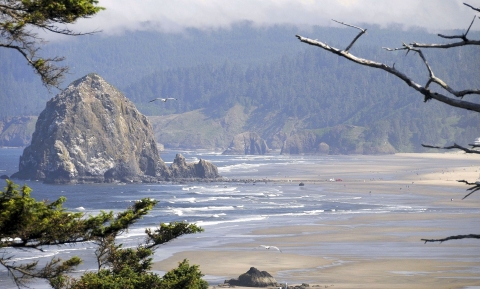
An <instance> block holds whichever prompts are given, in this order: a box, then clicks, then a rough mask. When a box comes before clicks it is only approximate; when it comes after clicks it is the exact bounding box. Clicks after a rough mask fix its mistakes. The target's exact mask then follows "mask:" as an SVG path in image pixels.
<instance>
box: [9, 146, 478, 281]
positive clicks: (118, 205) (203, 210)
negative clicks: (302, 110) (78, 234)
mask: <svg viewBox="0 0 480 289" xmlns="http://www.w3.org/2000/svg"><path fill="white" fill-rule="evenodd" d="M22 152H23V149H22V148H0V175H3V174H6V175H11V174H13V173H14V172H16V171H17V170H18V161H19V156H20V155H21V154H22ZM177 152H178V151H175V152H170V151H166V152H163V153H162V154H161V156H162V159H163V160H165V162H167V164H169V163H170V162H171V161H172V160H173V159H174V157H175V154H176V153H177ZM181 153H182V154H183V155H184V156H185V157H186V159H187V162H192V161H198V160H199V159H205V160H208V161H210V162H212V163H213V164H215V165H216V166H217V167H218V168H219V172H220V174H221V175H222V176H223V177H226V178H230V179H249V178H254V179H264V178H265V179H269V178H277V179H278V178H284V179H285V180H288V176H289V175H291V174H292V171H291V166H290V165H291V164H295V165H297V164H306V165H308V164H318V163H325V164H326V165H335V166H342V163H344V162H346V161H348V162H352V161H353V162H355V161H356V157H355V156H280V155H268V156H223V155H220V154H218V153H214V152H199V151H182V152H181ZM364 161H365V159H364V158H359V159H358V162H359V163H360V162H364ZM298 174H300V175H301V172H297V175H298ZM329 177H333V176H325V178H329ZM362 177H366V178H368V176H360V178H362ZM384 177H385V178H388V177H389V176H388V175H385V176H384ZM17 182H18V183H19V184H23V183H24V182H23V181H18V180H17ZM25 183H26V184H27V185H28V186H30V187H31V188H32V189H33V192H32V196H33V197H34V198H36V199H37V200H42V199H48V200H51V201H53V200H56V199H57V198H59V197H60V196H65V197H66V198H67V201H66V203H65V204H64V207H66V208H67V209H68V210H72V211H78V210H82V211H83V210H84V211H85V212H86V213H87V214H96V213H98V212H99V211H100V210H106V211H111V210H112V211H115V212H117V211H121V210H124V209H126V208H127V207H129V206H130V205H132V204H133V202H134V201H135V200H138V199H141V198H144V197H150V198H154V199H156V200H159V201H160V203H159V204H158V205H157V206H156V207H155V208H154V209H153V211H152V212H151V213H150V214H149V215H148V216H146V217H145V218H144V219H142V220H141V221H139V222H138V223H137V224H135V225H134V226H133V228H132V229H131V230H129V231H128V233H126V234H125V235H123V236H122V237H121V238H122V242H124V243H125V244H131V245H132V246H133V245H135V244H137V243H138V242H140V241H141V240H142V239H143V233H144V230H145V228H147V227H155V226H157V225H158V224H159V223H160V222H173V221H184V220H186V221H188V222H193V223H197V224H198V225H200V226H202V227H203V228H204V229H205V230H206V232H205V233H202V234H195V235H189V236H184V237H182V238H180V239H178V240H175V241H174V242H171V243H169V244H167V245H165V246H163V247H160V249H159V250H158V251H157V253H156V255H155V259H156V260H161V259H164V258H167V257H169V256H171V255H172V254H174V253H175V252H178V251H182V250H187V249H188V250H195V249H203V248H213V247H216V246H219V245H222V244H224V243H227V242H233V241H234V240H235V242H238V241H239V240H242V242H250V241H253V239H252V237H250V236H249V235H248V232H250V231H251V230H253V229H255V228H258V227H267V226H280V225H297V224H302V225H307V224H313V223H316V222H319V221H320V220H329V219H341V218H349V217H350V216H351V215H352V214H382V213H388V212H399V213H429V212H445V213H457V212H466V213H468V212H470V211H471V212H478V210H474V209H459V208H444V207H431V206H425V205H422V204H427V203H432V202H431V200H429V199H428V197H426V196H420V195H415V194H403V195H401V196H399V195H398V194H387V193H385V194H376V195H375V196H373V197H371V198H368V199H367V198H362V197H360V196H358V194H352V193H348V192H346V191H338V192H331V191H329V192H328V193H326V192H325V191H324V189H323V188H322V184H321V183H318V184H316V185H306V186H299V185H298V182H288V181H286V182H276V183H275V182H257V183H255V184H253V183H245V182H221V183H196V182H195V183H187V184H175V183H171V184H89V185H47V184H43V183H41V182H38V181H35V180H31V181H26V182H25ZM472 233H473V232H472ZM400 246H401V245H400ZM92 248H93V245H92V244H89V243H87V244H83V245H79V246H74V247H72V246H64V247H54V248H48V249H47V250H46V251H45V252H43V253H38V252H20V253H18V252H15V258H17V260H18V261H21V260H22V259H32V258H40V260H46V259H49V258H51V256H64V257H66V256H69V255H73V254H74V255H80V256H81V257H82V258H83V259H85V264H84V265H82V266H81V268H80V271H81V272H82V271H84V270H89V269H94V268H95V267H96V266H95V263H94V260H93V258H92V257H93V251H92ZM337 249H338V248H337ZM474 249H475V248H474ZM476 249H478V247H477V248H476ZM290 250H291V251H295V250H296V249H295V248H291V249H290ZM298 250H305V248H302V249H298ZM315 250H318V248H310V249H309V254H315ZM323 250H325V248H323ZM331 250H335V245H334V244H332V248H331ZM342 250H343V251H342V252H344V253H345V254H348V253H349V252H348V250H349V248H343V249H342ZM351 250H353V249H351ZM355 250H356V251H361V250H363V251H364V252H365V254H368V255H369V256H372V255H373V256H375V254H378V253H377V252H376V251H375V249H374V248H369V247H365V248H358V247H356V248H355ZM432 250H433V249H431V248H430V247H423V248H422V249H418V250H417V249H414V248H413V249H412V248H409V249H408V250H405V251H400V250H390V251H391V253H389V250H382V251H383V252H382V254H387V255H388V254H394V255H396V256H398V255H402V256H403V257H408V256H412V257H414V256H418V255H419V254H420V255H428V254H435V256H436V257H442V256H445V254H447V255H448V254H457V256H458V254H460V255H462V256H463V255H465V258H467V257H468V255H471V252H468V251H462V252H451V253H448V252H446V250H442V251H438V252H437V251H434V252H432ZM472 250H473V249H472ZM295 253H302V252H300V251H298V252H295ZM477 255H478V254H477ZM430 256H431V255H430ZM45 257H48V258H45ZM447 257H448V256H447ZM247 269H248V268H247ZM208 278H210V279H211V280H217V279H221V277H215V276H207V280H208ZM8 282H10V281H9V277H8V276H6V273H5V271H3V268H0V287H1V288H9V286H11V283H8ZM2 286H3V287H2ZM5 286H7V287H5ZM39 286H40V285H39Z"/></svg>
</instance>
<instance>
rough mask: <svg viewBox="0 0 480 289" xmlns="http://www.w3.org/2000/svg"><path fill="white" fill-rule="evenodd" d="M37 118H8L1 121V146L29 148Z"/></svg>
mask: <svg viewBox="0 0 480 289" xmlns="http://www.w3.org/2000/svg"><path fill="white" fill-rule="evenodd" d="M36 120H37V117H35V116H21V117H18V116H15V117H6V118H4V119H3V120H0V146H9V147H24V146H27V145H28V144H29V143H30V141H31V139H32V133H33V130H34V128H35V122H36Z"/></svg>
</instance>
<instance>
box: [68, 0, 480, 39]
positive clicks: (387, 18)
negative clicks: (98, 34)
mask: <svg viewBox="0 0 480 289" xmlns="http://www.w3.org/2000/svg"><path fill="white" fill-rule="evenodd" d="M465 1H468V0H317V1H315V0H196V1H193V0H192V1H188V0H169V1H165V0H100V6H103V7H106V8H107V10H105V11H102V12H100V13H99V14H98V15H96V16H94V17H93V18H90V19H87V20H81V21H79V23H78V24H77V25H75V30H81V31H83V32H85V31H91V30H102V31H103V33H106V34H118V33H121V32H123V31H125V30H126V29H128V30H152V29H154V30H159V31H163V32H179V31H182V30H183V29H185V28H190V27H193V28H199V29H206V30H208V29H218V28H228V27H229V26H230V25H232V24H233V23H236V22H239V21H245V20H248V21H251V22H253V23H254V24H255V25H274V24H294V25H298V26H301V27H302V26H310V25H332V26H333V25H339V24H335V23H333V22H332V21H331V19H332V18H333V19H335V20H339V21H343V22H347V23H351V24H361V23H372V24H379V25H382V26H386V25H388V24H391V23H399V24H402V25H405V27H407V28H408V27H423V28H427V29H429V30H430V31H434V32H438V31H439V30H442V29H465V28H466V27H468V25H469V24H470V22H471V20H472V18H473V15H474V13H475V12H474V11H473V10H472V9H470V8H468V7H466V6H464V5H463V4H462V2H465ZM468 3H469V4H471V5H473V6H475V7H480V0H470V1H468ZM476 14H477V15H480V13H478V12H477V13H476ZM474 26H475V30H480V19H477V20H476V25H474Z"/></svg>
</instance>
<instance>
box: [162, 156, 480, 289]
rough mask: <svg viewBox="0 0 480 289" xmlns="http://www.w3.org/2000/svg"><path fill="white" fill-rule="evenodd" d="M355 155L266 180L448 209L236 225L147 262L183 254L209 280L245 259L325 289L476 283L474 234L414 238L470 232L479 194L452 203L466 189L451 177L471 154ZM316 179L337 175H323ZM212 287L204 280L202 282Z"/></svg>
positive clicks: (478, 263) (472, 168)
mask: <svg viewBox="0 0 480 289" xmlns="http://www.w3.org/2000/svg"><path fill="white" fill-rule="evenodd" d="M358 158H361V159H362V160H363V159H365V160H366V161H368V163H366V164H362V165H356V166H353V165H352V166H349V165H348V164H347V165H344V166H343V167H335V166H330V167H322V164H313V165H312V164H309V165H302V164H296V165H293V166H292V170H291V175H290V176H284V177H281V178H278V179H272V180H270V181H268V183H269V184H275V183H276V182H278V183H282V184H284V183H289V182H290V183H292V185H298V183H299V182H304V183H305V187H307V186H314V185H318V186H322V188H323V189H324V191H325V192H326V193H327V194H328V192H335V191H345V192H349V193H353V194H358V196H361V197H364V198H367V196H369V195H370V194H393V195H395V196H396V195H398V197H399V198H401V197H402V194H415V195H420V196H424V197H425V198H423V199H422V200H421V205H424V206H427V207H428V206H442V207H443V206H448V207H451V208H452V209H453V210H454V211H455V213H451V214H450V213H449V214H438V213H437V214H436V213H424V212H418V213H404V214H402V213H382V214H368V213H365V214H357V215H354V216H342V217H337V216H335V215H334V214H330V215H329V217H328V218H324V219H322V220H320V221H316V222H315V223H314V224H310V225H308V226H288V225H284V226H282V225H280V224H272V223H268V222H267V223H265V224H264V225H263V226H262V227H260V228H255V229H252V230H249V231H245V232H244V235H247V236H248V237H249V242H244V239H242V238H241V237H239V238H238V239H235V238H233V239H232V238H231V239H232V240H229V241H228V242H227V243H225V244H222V245H218V246H215V245H212V246H210V247H208V248H197V249H194V250H188V249H187V250H184V251H181V252H178V253H175V254H173V256H171V257H168V258H166V259H164V260H160V261H158V262H155V263H154V267H153V269H154V270H159V271H168V270H170V269H172V268H174V267H176V265H177V264H178V262H180V261H181V260H183V259H188V260H189V261H190V264H197V265H199V266H200V270H201V271H202V273H203V274H205V275H206V276H208V277H210V278H211V279H215V278H216V279H215V280H221V278H224V279H231V278H237V277H238V276H239V275H240V274H243V273H245V272H246V271H248V269H249V268H250V267H252V266H253V267H256V268H257V269H259V270H261V271H267V272H269V273H270V274H271V275H272V276H273V277H274V278H275V279H276V280H277V282H279V283H281V282H285V280H288V281H289V282H288V283H289V284H301V283H309V284H310V285H311V286H313V285H314V284H316V285H321V286H322V287H324V286H329V287H330V286H334V287H333V288H399V289H403V288H405V289H407V288H467V287H468V286H480V277H479V272H480V250H479V248H480V241H479V240H472V239H467V240H456V241H455V240H454V241H448V242H445V243H442V244H439V243H428V244H424V243H423V242H421V241H420V239H421V238H423V237H428V238H442V237H446V236H450V235H452V234H456V233H457V232H463V231H465V232H469V233H477V232H475V230H478V220H479V218H480V211H479V210H477V209H478V208H480V196H479V195H480V193H479V194H473V195H471V196H470V197H469V198H467V199H466V200H463V201H462V200H461V198H462V197H463V196H464V195H466V193H467V191H466V189H467V188H468V186H466V185H465V184H461V183H458V182H457V181H456V180H458V179H467V180H470V181H474V180H476V179H477V178H478V177H479V174H480V173H479V172H480V169H479V167H480V162H479V160H480V156H474V155H465V154H458V153H446V154H440V153H426V154H396V155H389V156H383V157H378V156H373V157H372V156H358ZM476 164H478V166H477V165H476ZM326 176H332V177H335V178H338V179H341V180H342V181H338V182H329V181H328V179H329V178H328V177H326ZM321 180H324V181H321ZM325 180H327V181H325ZM260 181H263V180H260ZM206 233H208V230H207V232H206ZM206 233H202V234H206ZM220 238H221V237H220ZM251 240H253V242H251ZM193 242H195V240H193ZM260 244H268V245H275V246H278V247H279V248H281V249H282V253H280V252H274V251H267V250H259V249H257V248H256V247H258V246H259V245H260ZM254 245H255V246H254ZM275 253H276V254H275ZM218 284H219V283H218V281H217V283H213V282H212V284H210V285H211V286H210V288H213V286H215V285H218ZM236 288H241V287H238V286H237V287H236ZM470 288H475V287H470Z"/></svg>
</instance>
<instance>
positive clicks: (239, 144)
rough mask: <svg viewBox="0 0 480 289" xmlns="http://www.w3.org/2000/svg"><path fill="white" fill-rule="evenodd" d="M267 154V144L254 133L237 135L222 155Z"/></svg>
mask: <svg viewBox="0 0 480 289" xmlns="http://www.w3.org/2000/svg"><path fill="white" fill-rule="evenodd" d="M267 152H268V147H267V143H266V141H265V140H264V139H262V138H261V137H260V135H258V134H257V133H255V132H244V133H241V134H237V135H236V136H235V137H234V138H233V140H232V142H231V143H230V146H229V147H228V148H227V149H226V150H225V151H224V152H223V154H224V155H264V154H266V153H267Z"/></svg>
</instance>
